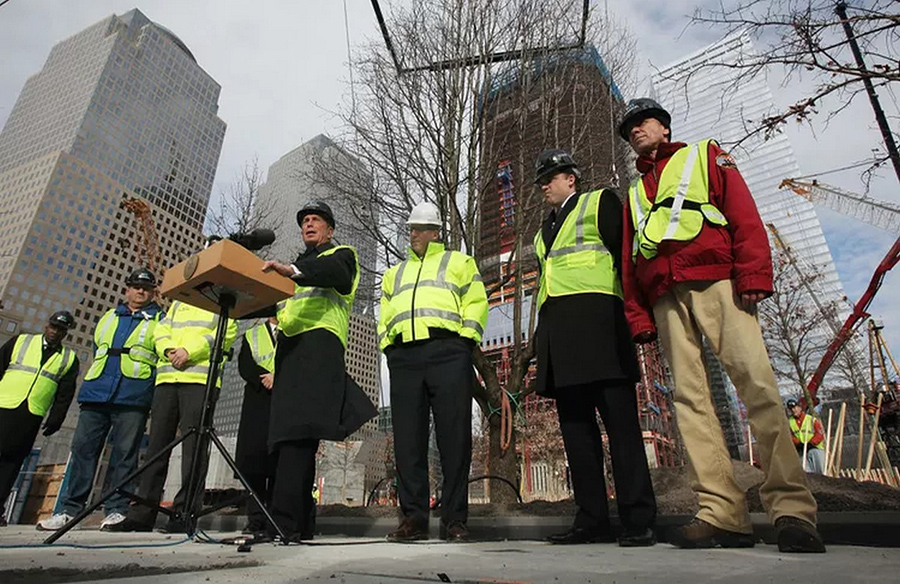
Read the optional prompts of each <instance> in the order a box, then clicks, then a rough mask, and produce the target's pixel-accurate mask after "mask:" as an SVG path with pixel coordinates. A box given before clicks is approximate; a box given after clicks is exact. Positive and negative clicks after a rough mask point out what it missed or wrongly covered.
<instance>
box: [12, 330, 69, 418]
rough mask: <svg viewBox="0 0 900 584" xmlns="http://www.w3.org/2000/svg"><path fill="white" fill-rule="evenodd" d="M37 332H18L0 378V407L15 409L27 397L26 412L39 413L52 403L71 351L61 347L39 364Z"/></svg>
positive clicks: (40, 340)
mask: <svg viewBox="0 0 900 584" xmlns="http://www.w3.org/2000/svg"><path fill="white" fill-rule="evenodd" d="M42 353H43V340H42V337H41V335H19V338H17V339H16V343H15V345H13V353H12V358H11V359H10V362H9V367H7V369H6V373H4V374H3V378H2V379H0V408H5V409H10V410H12V409H15V408H17V407H19V406H20V405H22V402H23V401H25V400H26V399H28V411H29V412H31V413H32V414H35V415H37V416H43V415H44V414H46V413H47V410H49V409H50V405H51V404H52V403H53V396H55V395H56V389H57V387H58V386H59V380H60V379H62V377H63V375H65V374H66V373H68V371H69V369H71V368H72V365H73V364H74V363H75V352H74V351H72V350H70V349H67V348H66V347H62V348H61V349H60V350H59V351H57V352H55V353H53V355H51V356H50V358H49V359H47V362H46V363H44V364H43V365H41V355H42Z"/></svg>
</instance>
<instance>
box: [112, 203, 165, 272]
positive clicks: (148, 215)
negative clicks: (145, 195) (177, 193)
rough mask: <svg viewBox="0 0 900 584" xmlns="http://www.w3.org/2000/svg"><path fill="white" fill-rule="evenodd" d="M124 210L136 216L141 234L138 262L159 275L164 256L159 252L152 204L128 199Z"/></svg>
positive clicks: (138, 245) (123, 204)
mask: <svg viewBox="0 0 900 584" xmlns="http://www.w3.org/2000/svg"><path fill="white" fill-rule="evenodd" d="M122 208H123V209H125V210H126V211H128V212H129V213H131V214H132V215H134V217H135V219H136V220H137V224H138V229H137V230H136V231H139V232H140V235H141V237H140V240H139V242H138V243H137V251H138V260H139V261H140V262H141V263H142V264H144V265H145V266H146V267H147V268H149V269H150V270H151V271H152V272H154V273H156V274H157V275H158V274H159V272H158V270H159V268H160V266H161V265H162V256H161V255H160V251H159V238H158V236H157V235H156V224H155V223H154V222H153V208H152V207H151V206H150V203H148V202H146V201H144V200H143V199H138V198H126V199H124V200H123V201H122Z"/></svg>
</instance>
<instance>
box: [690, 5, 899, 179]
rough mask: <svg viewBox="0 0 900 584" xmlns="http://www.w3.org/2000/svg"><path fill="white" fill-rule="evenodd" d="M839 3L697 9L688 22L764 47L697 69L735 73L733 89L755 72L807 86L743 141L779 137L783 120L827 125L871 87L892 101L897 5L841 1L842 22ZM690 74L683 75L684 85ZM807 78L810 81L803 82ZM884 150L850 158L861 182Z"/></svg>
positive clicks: (757, 122)
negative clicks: (856, 50) (856, 49)
mask: <svg viewBox="0 0 900 584" xmlns="http://www.w3.org/2000/svg"><path fill="white" fill-rule="evenodd" d="M839 4H843V3H842V2H835V1H834V0H736V1H732V2H722V3H719V4H716V5H714V7H712V8H698V9H697V10H696V12H695V13H694V15H693V17H692V24H694V25H700V26H707V27H710V28H714V29H717V30H721V31H723V33H724V35H725V36H728V35H732V34H737V33H739V32H745V33H747V34H749V35H751V36H752V37H753V38H754V39H755V40H756V41H757V42H758V43H760V44H761V45H762V47H763V48H761V49H760V51H759V54H758V55H754V56H748V57H747V58H746V59H744V60H742V61H740V62H738V63H734V62H727V63H725V62H720V61H718V60H717V59H716V58H715V57H713V58H711V59H709V60H707V61H706V62H704V63H703V64H702V65H699V66H698V67H697V71H699V70H702V69H709V68H717V67H718V68H728V69H730V70H732V71H734V70H736V71H737V75H736V76H735V78H734V80H733V81H732V83H733V84H734V85H739V84H740V83H742V82H743V81H744V80H745V79H747V78H750V77H753V76H756V75H758V74H764V73H766V72H772V73H774V74H776V75H780V76H781V77H782V79H783V84H784V85H786V86H787V85H791V86H794V87H797V86H803V87H809V89H808V91H806V92H805V95H803V96H802V97H801V98H800V99H799V100H797V101H796V102H795V103H792V104H790V105H788V106H787V107H785V108H783V109H780V110H778V111H773V112H771V114H770V115H768V116H765V117H762V118H761V119H754V120H747V125H746V131H747V135H748V137H749V136H750V135H755V134H762V135H763V136H764V137H765V138H768V137H770V136H772V135H773V134H774V133H776V132H780V131H781V130H782V128H783V127H784V125H785V124H787V123H788V122H791V121H794V122H798V123H808V124H812V123H813V121H814V118H816V117H817V116H818V117H819V118H822V117H824V120H823V123H826V124H827V123H828V122H829V121H830V120H832V119H833V118H834V117H835V116H838V115H839V114H840V113H841V112H843V111H844V110H845V109H846V108H847V107H848V106H849V105H850V104H851V103H852V101H853V100H854V99H857V98H859V97H862V98H863V99H865V98H866V94H867V93H868V92H869V90H870V89H871V91H872V92H875V91H877V90H878V89H882V90H887V92H889V93H890V95H891V96H892V97H893V91H894V87H895V86H896V85H895V84H896V83H897V82H898V81H900V62H898V60H897V46H896V44H897V41H898V33H900V28H898V27H900V11H898V4H897V2H896V1H894V0H858V1H854V2H852V3H847V4H846V5H844V9H845V10H846V14H847V19H846V21H843V19H842V18H841V17H840V16H839V15H838V14H837V13H836V7H838V5H839ZM845 24H847V25H849V26H850V27H851V28H852V29H853V31H854V34H855V37H856V40H857V42H858V45H859V49H860V57H862V58H863V59H864V61H863V62H861V61H860V60H858V59H857V58H856V56H855V55H854V54H853V47H852V46H851V43H850V41H849V40H848V38H847V35H846V30H845ZM694 72H696V71H694ZM683 74H684V72H679V73H678V75H683ZM688 77H689V76H687V77H684V78H683V79H684V81H685V82H686V81H687V78H688ZM810 80H811V81H812V83H807V84H806V85H804V83H805V82H808V81H810ZM867 84H868V85H869V86H870V87H867ZM885 127H886V126H885ZM890 149H891V146H885V145H884V144H877V145H873V148H872V154H871V156H870V157H869V158H867V159H864V160H861V161H856V162H857V163H858V166H861V167H863V168H864V169H865V170H864V178H870V177H871V174H872V173H873V172H875V171H876V170H877V169H878V168H880V167H881V166H883V165H884V164H885V163H887V162H888V161H889V160H890V159H891V153H890V152H889V150H890ZM848 162H849V161H848ZM896 164H897V162H896V161H895V165H896ZM851 166H853V165H851ZM898 171H900V169H898Z"/></svg>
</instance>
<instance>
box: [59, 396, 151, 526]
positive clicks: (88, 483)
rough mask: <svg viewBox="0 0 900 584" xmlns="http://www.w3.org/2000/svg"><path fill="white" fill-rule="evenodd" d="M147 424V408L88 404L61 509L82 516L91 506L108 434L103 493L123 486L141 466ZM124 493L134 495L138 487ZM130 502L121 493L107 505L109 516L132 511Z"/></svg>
mask: <svg viewBox="0 0 900 584" xmlns="http://www.w3.org/2000/svg"><path fill="white" fill-rule="evenodd" d="M146 423H147V412H146V411H145V410H143V409H137V408H130V407H123V406H115V405H108V404H84V405H82V406H81V414H80V415H79V416H78V425H77V426H76V427H75V435H74V436H73V437H72V458H71V463H70V465H69V471H68V473H69V477H68V482H67V486H66V491H65V493H64V494H63V496H62V498H61V501H60V507H59V510H60V511H61V512H62V513H67V514H69V515H77V514H78V513H80V512H81V511H82V510H83V509H84V507H85V504H86V503H87V499H88V497H89V496H90V494H91V487H92V486H93V482H94V474H95V473H96V472H97V462H98V461H99V460H100V454H101V453H102V452H103V446H104V444H106V440H107V435H108V436H109V443H110V447H111V449H112V452H111V453H110V457H109V470H108V471H107V473H106V481H105V484H104V488H103V492H106V489H108V488H111V487H114V486H116V485H117V484H119V483H120V482H121V481H122V479H124V478H125V477H126V476H128V474H129V473H131V472H133V471H134V469H135V468H136V467H137V461H138V453H139V451H140V446H141V438H142V437H143V435H144V428H145V426H146ZM124 490H126V491H128V492H130V493H133V492H134V484H133V481H132V483H131V484H128V485H125V487H124ZM129 504H130V500H129V499H128V498H127V497H125V496H124V495H120V494H118V493H116V494H114V495H112V496H111V497H110V498H109V499H107V500H106V501H105V503H104V506H103V509H104V511H105V512H106V514H107V515H111V514H112V513H122V514H123V515H124V514H125V513H127V512H128V506H129Z"/></svg>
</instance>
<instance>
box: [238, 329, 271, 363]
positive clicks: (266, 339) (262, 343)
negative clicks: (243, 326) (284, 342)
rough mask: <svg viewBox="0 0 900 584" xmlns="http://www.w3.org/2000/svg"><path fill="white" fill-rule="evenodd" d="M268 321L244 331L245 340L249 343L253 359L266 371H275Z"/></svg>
mask: <svg viewBox="0 0 900 584" xmlns="http://www.w3.org/2000/svg"><path fill="white" fill-rule="evenodd" d="M268 329H269V325H268V323H262V324H258V325H256V326H255V327H253V328H251V329H250V330H248V331H247V332H246V333H244V339H245V342H247V343H249V347H250V354H251V355H252V356H253V361H254V362H255V363H256V364H257V365H259V366H260V367H262V368H263V369H265V370H266V371H268V372H269V373H273V372H274V371H275V343H273V342H272V335H270V334H269V330H268Z"/></svg>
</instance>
